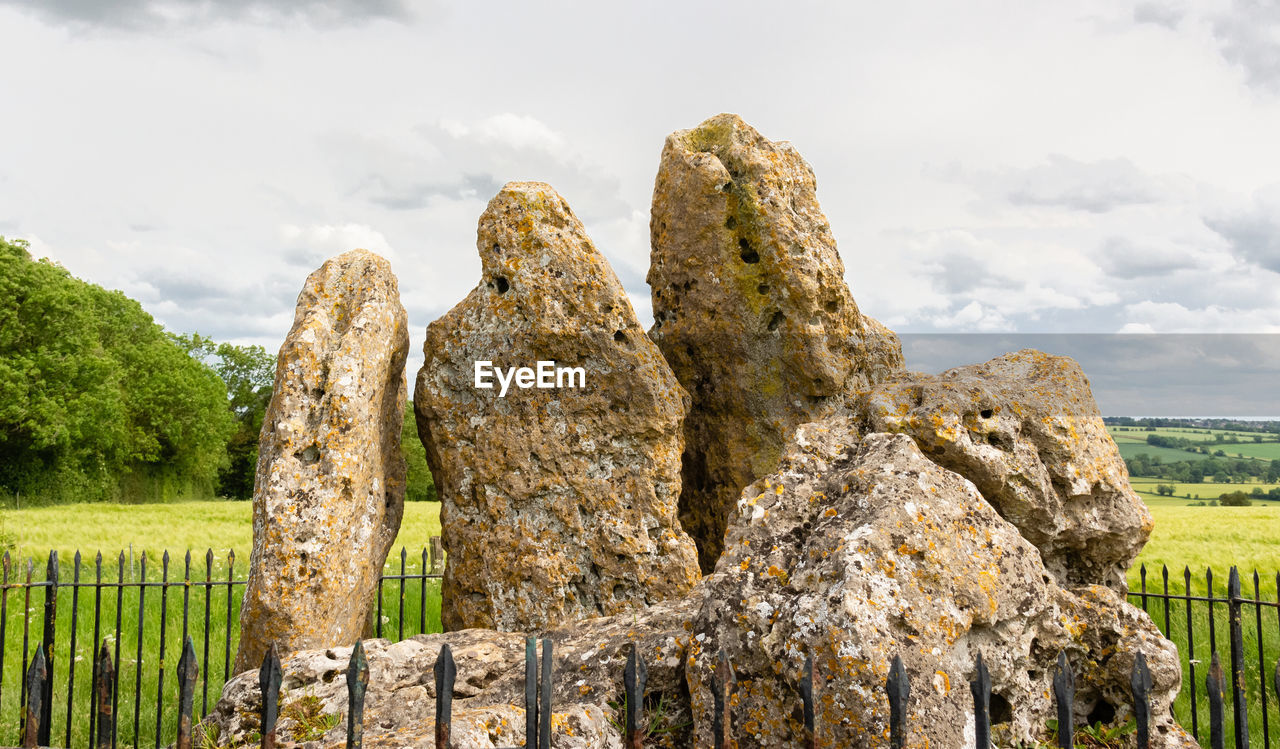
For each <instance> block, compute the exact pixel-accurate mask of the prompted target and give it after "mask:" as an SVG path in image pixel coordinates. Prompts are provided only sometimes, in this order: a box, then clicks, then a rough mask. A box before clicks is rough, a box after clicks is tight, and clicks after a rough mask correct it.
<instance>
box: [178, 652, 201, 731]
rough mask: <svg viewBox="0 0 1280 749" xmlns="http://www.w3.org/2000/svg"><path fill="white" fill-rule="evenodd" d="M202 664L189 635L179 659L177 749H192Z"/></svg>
mask: <svg viewBox="0 0 1280 749" xmlns="http://www.w3.org/2000/svg"><path fill="white" fill-rule="evenodd" d="M199 673H200V666H199V664H198V663H196V644H195V643H194V642H193V641H192V640H191V635H187V638H186V642H184V643H183V645H182V657H181V658H179V659H178V740H177V743H176V744H175V745H174V746H175V747H176V749H191V711H192V710H193V709H194V703H195V696H196V677H197V676H198V675H199Z"/></svg>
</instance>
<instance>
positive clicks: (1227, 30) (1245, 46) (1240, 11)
mask: <svg viewBox="0 0 1280 749" xmlns="http://www.w3.org/2000/svg"><path fill="white" fill-rule="evenodd" d="M1212 26H1213V35H1214V37H1215V38H1216V39H1217V41H1218V45H1219V47H1220V50H1221V52H1222V56H1223V58H1225V59H1226V60H1227V61H1228V62H1230V63H1232V64H1234V65H1238V66H1240V67H1241V68H1242V69H1243V70H1244V72H1245V75H1246V77H1247V79H1248V81H1249V83H1251V84H1253V85H1257V86H1261V87H1263V88H1268V89H1271V90H1272V91H1274V92H1280V41H1277V40H1278V39H1280V5H1277V4H1276V3H1274V2H1268V1H1266V0H1234V1H1233V2H1232V4H1231V7H1230V9H1227V10H1224V11H1223V12H1221V13H1219V14H1218V15H1217V16H1215V17H1214V18H1213V19H1212Z"/></svg>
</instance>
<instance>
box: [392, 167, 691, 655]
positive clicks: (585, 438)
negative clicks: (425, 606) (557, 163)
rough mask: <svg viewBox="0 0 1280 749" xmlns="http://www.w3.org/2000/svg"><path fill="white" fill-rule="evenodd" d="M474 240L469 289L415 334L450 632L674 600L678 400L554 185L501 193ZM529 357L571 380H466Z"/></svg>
mask: <svg viewBox="0 0 1280 749" xmlns="http://www.w3.org/2000/svg"><path fill="white" fill-rule="evenodd" d="M477 246H478V248H479V251H480V258H481V263H482V266H483V271H482V279H481V282H480V284H479V285H478V286H477V287H476V288H475V289H474V290H473V291H472V292H471V293H470V294H469V295H468V296H467V298H466V299H465V300H463V301H462V302H461V303H460V304H458V305H457V306H456V307H454V308H453V309H452V310H450V311H449V312H448V313H447V314H446V315H444V316H443V317H442V318H440V319H439V320H436V321H435V322H433V323H431V325H430V326H429V327H428V328H427V338H426V344H425V345H424V347H423V350H424V352H425V355H426V360H425V363H424V364H423V367H422V370H421V371H420V372H419V374H418V381H417V387H416V389H415V391H414V406H415V409H416V412H417V418H418V430H419V434H420V435H421V436H422V440H423V444H424V445H426V448H427V460H428V463H429V464H430V466H431V471H432V474H433V476H434V477H435V481H436V485H437V487H438V488H439V491H440V496H441V500H442V502H443V508H442V511H441V524H442V528H443V537H444V546H445V550H446V551H447V553H448V561H447V565H446V568H445V580H444V602H443V610H444V614H443V617H444V626H445V629H447V630H453V629H460V628H463V627H490V628H494V629H501V630H508V631H518V630H540V629H545V628H548V627H551V626H555V625H556V624H559V623H561V622H566V621H570V620H573V619H579V618H583V617H591V616H599V615H601V614H614V613H618V612H620V611H624V610H627V609H633V608H637V607H642V606H644V605H647V604H650V603H654V602H656V601H659V600H662V599H665V598H670V597H675V596H681V595H684V594H685V593H687V592H688V591H689V590H690V589H691V588H692V587H693V585H694V583H695V582H696V581H697V580H698V577H699V573H698V566H697V558H696V552H695V549H694V545H693V542H692V541H691V540H690V539H689V537H688V536H686V535H685V534H684V533H683V532H682V531H681V529H680V524H679V522H678V521H677V518H676V508H677V501H678V497H679V493H680V452H681V449H682V448H683V440H682V434H681V422H682V420H683V419H684V416H685V413H686V412H687V410H688V395H687V394H686V393H685V392H684V390H683V389H682V388H681V387H680V385H679V383H678V382H677V381H676V379H675V377H674V376H673V375H672V373H671V370H670V368H669V367H668V366H667V364H666V362H665V361H664V360H663V358H662V354H661V353H660V352H659V351H658V348H657V346H655V345H654V344H653V343H652V342H651V341H650V340H649V339H648V337H646V336H645V333H644V330H643V329H642V328H641V327H640V325H639V323H638V322H637V321H636V317H635V312H634V311H633V310H632V307H631V303H630V301H629V300H628V299H627V296H626V293H625V292H624V291H623V290H622V285H621V284H620V283H619V282H618V280H617V277H616V276H614V274H613V271H612V270H611V269H610V268H609V265H608V263H607V262H606V261H605V259H604V257H603V256H602V255H601V254H600V253H599V252H598V251H597V250H596V248H595V246H594V245H593V244H592V242H591V240H590V238H589V237H588V236H587V234H586V231H585V229H584V228H583V226H582V224H581V222H579V221H578V219H577V218H576V217H575V216H574V215H573V213H572V211H570V210H569V206H568V205H567V204H566V203H565V201H564V199H563V198H561V197H560V196H559V195H558V194H557V193H556V192H555V191H554V190H553V189H551V187H550V186H548V185H545V184H541V183H533V182H517V183H511V184H508V185H507V186H506V187H504V188H503V189H502V191H501V192H500V193H499V194H498V195H497V197H495V198H494V199H493V200H492V201H491V202H490V203H489V207H488V209H487V210H486V211H485V212H484V215H482V216H481V217H480V226H479V238H478V241H477ZM540 361H543V362H553V363H554V364H552V365H548V366H549V367H550V366H554V367H555V368H556V369H559V368H562V367H568V368H580V369H581V375H582V376H581V378H580V379H577V380H572V379H571V378H572V377H573V375H570V376H566V377H565V378H564V379H563V380H562V381H557V382H555V383H553V385H552V387H527V388H524V387H520V385H521V384H522V383H521V382H520V380H518V379H517V380H514V381H512V380H511V379H510V376H508V382H509V383H510V384H509V386H508V387H507V388H506V392H505V394H504V393H503V392H502V391H503V385H502V384H501V383H500V382H498V381H497V380H498V378H497V377H496V376H495V377H491V378H489V380H488V381H489V382H490V384H492V385H493V387H492V388H490V389H481V388H478V387H477V386H476V378H477V369H476V367H477V362H491V363H492V366H493V367H497V368H500V369H502V370H503V371H508V372H509V370H510V368H513V367H535V366H536V365H537V364H538V362H540ZM531 377H533V375H531ZM558 377H559V375H558V374H557V375H556V378H558ZM551 379H552V377H551V376H550V375H548V381H550V380H551ZM523 384H527V383H523Z"/></svg>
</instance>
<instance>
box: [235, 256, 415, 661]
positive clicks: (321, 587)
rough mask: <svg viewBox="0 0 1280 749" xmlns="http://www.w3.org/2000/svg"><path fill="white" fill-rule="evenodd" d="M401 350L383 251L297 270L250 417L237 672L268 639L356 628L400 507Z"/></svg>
mask: <svg viewBox="0 0 1280 749" xmlns="http://www.w3.org/2000/svg"><path fill="white" fill-rule="evenodd" d="M408 350H409V330H408V326H407V324H406V320H405V311H404V307H402V306H401V304H400V294H399V290H398V287H397V284H396V277H395V275H394V274H392V272H391V266H390V264H388V263H387V261H386V260H384V259H383V258H381V257H379V256H377V255H375V254H373V253H371V252H367V251H365V250H353V251H351V252H348V253H345V254H343V255H339V256H338V257H335V258H332V259H330V260H329V261H328V262H326V263H325V264H324V265H323V266H322V267H321V268H320V269H319V270H317V271H315V272H314V273H312V274H311V275H310V276H309V277H308V278H307V281H306V285H305V286H304V287H303V289H302V293H301V294H299V296H298V305H297V311H296V313H295V315H294V321H293V328H292V329H291V330H290V331H289V335H288V336H287V337H286V338H285V342H284V345H282V346H281V347H280V354H279V356H278V358H277V360H276V378H275V390H274V393H273V395H272V397H271V404H270V405H269V406H268V407H267V412H266V415H265V417H264V418H263V422H262V424H263V426H262V435H261V438H260V445H259V458H258V471H257V477H256V479H255V484H254V494H253V553H252V556H251V558H250V573H249V582H248V585H247V587H246V590H245V595H244V603H243V605H242V608H241V611H240V633H241V634H240V649H239V651H238V652H237V654H236V670H237V671H242V670H245V669H248V668H254V667H257V666H258V665H259V664H260V663H261V662H262V658H263V655H264V654H265V653H266V651H267V650H268V649H269V648H270V646H271V644H272V643H276V644H277V645H278V646H279V647H280V649H281V650H282V651H285V652H288V651H293V650H301V649H303V648H316V647H327V646H329V645H332V644H334V643H341V642H355V640H356V639H357V638H359V637H360V636H361V634H362V632H363V630H364V627H365V621H366V619H367V618H368V612H369V610H370V606H371V604H372V602H373V597H374V594H375V585H376V584H377V580H378V576H379V574H381V572H382V565H383V561H384V560H385V559H386V557H387V551H388V549H389V548H390V547H391V544H392V542H394V540H395V537H396V532H397V531H398V530H399V529H400V519H401V515H402V513H403V509H404V488H405V462H404V457H403V455H402V453H401V451H400V429H401V425H402V423H403V420H404V401H405V382H404V363H405V357H406V356H407V354H408Z"/></svg>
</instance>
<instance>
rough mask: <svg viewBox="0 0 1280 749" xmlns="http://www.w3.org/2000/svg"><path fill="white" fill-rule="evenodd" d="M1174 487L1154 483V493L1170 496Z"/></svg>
mask: <svg viewBox="0 0 1280 749" xmlns="http://www.w3.org/2000/svg"><path fill="white" fill-rule="evenodd" d="M1173 490H1174V487H1173V486H1171V485H1170V484H1156V494H1159V495H1160V496H1162V497H1172V496H1173Z"/></svg>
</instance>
